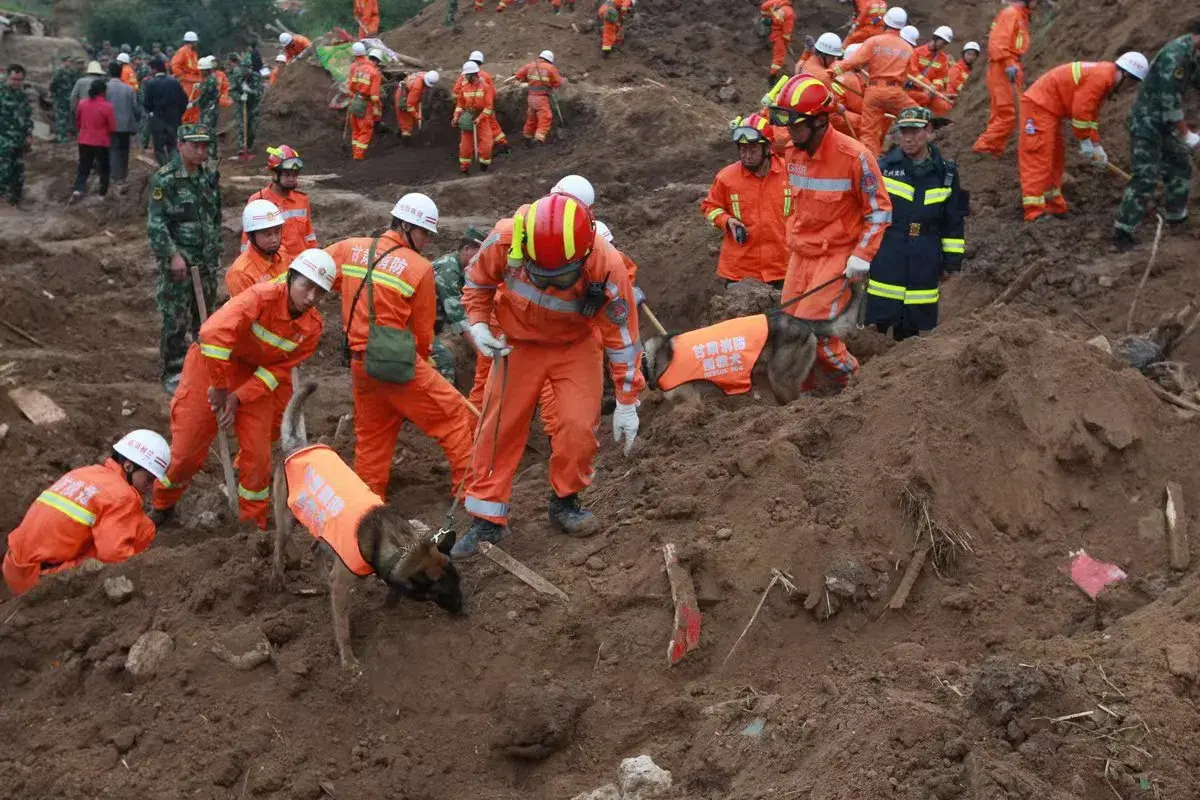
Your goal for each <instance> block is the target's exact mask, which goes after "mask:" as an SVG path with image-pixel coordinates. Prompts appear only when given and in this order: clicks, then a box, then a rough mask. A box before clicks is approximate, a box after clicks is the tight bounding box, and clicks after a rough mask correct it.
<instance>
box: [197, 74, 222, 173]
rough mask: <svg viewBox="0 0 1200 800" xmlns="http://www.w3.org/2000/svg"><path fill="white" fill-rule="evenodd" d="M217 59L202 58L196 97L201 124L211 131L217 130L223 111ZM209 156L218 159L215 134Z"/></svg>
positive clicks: (209, 147)
mask: <svg viewBox="0 0 1200 800" xmlns="http://www.w3.org/2000/svg"><path fill="white" fill-rule="evenodd" d="M216 68H217V60H216V59H215V58H214V57H212V56H205V57H204V58H202V59H200V86H199V87H198V88H197V91H198V92H199V94H198V95H197V97H196V106H197V107H198V108H199V109H200V124H201V125H203V126H204V127H206V128H208V129H209V130H210V131H214V132H215V131H216V130H217V118H218V116H219V114H220V112H221V107H220V102H221V87H220V85H219V84H218V83H217V73H216ZM208 158H209V160H210V161H213V162H215V161H217V160H218V159H219V156H218V155H217V137H216V136H213V138H212V142H210V143H209V145H208Z"/></svg>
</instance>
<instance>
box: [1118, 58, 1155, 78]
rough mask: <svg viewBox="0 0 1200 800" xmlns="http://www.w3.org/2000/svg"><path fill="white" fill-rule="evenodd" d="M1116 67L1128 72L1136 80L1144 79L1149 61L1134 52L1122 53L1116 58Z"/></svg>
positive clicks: (1148, 69) (1148, 70) (1148, 67)
mask: <svg viewBox="0 0 1200 800" xmlns="http://www.w3.org/2000/svg"><path fill="white" fill-rule="evenodd" d="M1117 67H1118V68H1119V69H1123V70H1125V71H1126V72H1128V73H1129V74H1130V76H1132V77H1133V79H1134V80H1136V81H1144V80H1146V74H1147V73H1149V72H1150V62H1149V61H1147V60H1146V57H1145V56H1144V55H1142V54H1141V53H1135V52H1129V53H1122V54H1121V55H1120V57H1118V58H1117Z"/></svg>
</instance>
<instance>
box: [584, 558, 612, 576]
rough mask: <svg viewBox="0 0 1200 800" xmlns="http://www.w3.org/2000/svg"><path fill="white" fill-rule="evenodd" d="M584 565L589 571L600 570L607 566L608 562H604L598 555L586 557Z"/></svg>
mask: <svg viewBox="0 0 1200 800" xmlns="http://www.w3.org/2000/svg"><path fill="white" fill-rule="evenodd" d="M584 566H585V567H587V568H588V570H590V571H591V572H602V571H603V570H605V569H607V568H608V564H606V563H604V559H602V558H600V556H590V557H588V560H587V561H585V562H584Z"/></svg>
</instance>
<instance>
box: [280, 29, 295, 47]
mask: <svg viewBox="0 0 1200 800" xmlns="http://www.w3.org/2000/svg"><path fill="white" fill-rule="evenodd" d="M291 43H292V35H291V34H290V33H288V32H286V31H284V32H283V33H281V34H279V45H280V46H281V47H287V46H288V45H289V44H291Z"/></svg>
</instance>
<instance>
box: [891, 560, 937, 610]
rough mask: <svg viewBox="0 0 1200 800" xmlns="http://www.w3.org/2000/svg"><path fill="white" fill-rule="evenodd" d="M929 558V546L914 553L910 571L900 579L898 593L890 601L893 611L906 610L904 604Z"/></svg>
mask: <svg viewBox="0 0 1200 800" xmlns="http://www.w3.org/2000/svg"><path fill="white" fill-rule="evenodd" d="M927 558H929V545H927V544H923V545H921V547H920V548H919V549H918V550H917V551H916V552H915V553H913V558H912V561H910V562H908V569H906V570H904V577H903V578H901V579H900V585H899V586H897V587H896V593H895V594H894V595H892V599H891V600H889V601H888V604H887V607H888V608H890V609H892V610H893V611H899V610H900V609H902V608H904V603H905V602H906V601H907V600H908V594H909V592H911V591H912V588H913V586H914V585H915V584H916V582H917V577H918V576H919V575H920V574H921V568H922V567H924V566H925V559H927Z"/></svg>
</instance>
